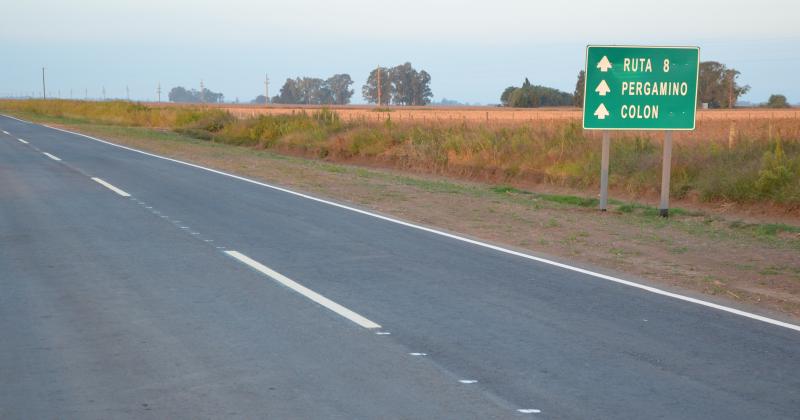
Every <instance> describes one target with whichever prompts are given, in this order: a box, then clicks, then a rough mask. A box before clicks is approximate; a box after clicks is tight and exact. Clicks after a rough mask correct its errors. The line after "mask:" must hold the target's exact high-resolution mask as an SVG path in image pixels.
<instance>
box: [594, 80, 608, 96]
mask: <svg viewBox="0 0 800 420" xmlns="http://www.w3.org/2000/svg"><path fill="white" fill-rule="evenodd" d="M594 91H595V92H597V93H599V94H600V96H606V93H608V92H611V89H610V88H609V87H608V83H606V81H605V80H601V81H600V84H599V85H597V89H595V90H594Z"/></svg>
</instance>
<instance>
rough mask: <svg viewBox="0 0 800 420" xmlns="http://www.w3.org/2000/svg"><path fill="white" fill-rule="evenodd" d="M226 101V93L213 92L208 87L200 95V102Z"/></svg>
mask: <svg viewBox="0 0 800 420" xmlns="http://www.w3.org/2000/svg"><path fill="white" fill-rule="evenodd" d="M224 101H225V95H223V94H222V93H219V92H212V91H210V90H208V89H207V88H203V93H202V94H201V95H200V102H210V103H222V102H224Z"/></svg>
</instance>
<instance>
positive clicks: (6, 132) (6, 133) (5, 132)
mask: <svg viewBox="0 0 800 420" xmlns="http://www.w3.org/2000/svg"><path fill="white" fill-rule="evenodd" d="M3 134H5V135H7V136H10V135H11V134H8V131H6V130H3Z"/></svg>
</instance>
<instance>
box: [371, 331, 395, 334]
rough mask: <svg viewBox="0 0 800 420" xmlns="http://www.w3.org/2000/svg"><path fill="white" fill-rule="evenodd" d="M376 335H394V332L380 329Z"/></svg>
mask: <svg viewBox="0 0 800 420" xmlns="http://www.w3.org/2000/svg"><path fill="white" fill-rule="evenodd" d="M375 335H392V333H390V332H389V331H378V332H376V333H375Z"/></svg>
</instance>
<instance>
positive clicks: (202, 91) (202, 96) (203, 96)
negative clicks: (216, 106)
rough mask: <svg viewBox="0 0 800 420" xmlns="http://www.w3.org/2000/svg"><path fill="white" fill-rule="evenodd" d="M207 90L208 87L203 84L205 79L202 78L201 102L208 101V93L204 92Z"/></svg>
mask: <svg viewBox="0 0 800 420" xmlns="http://www.w3.org/2000/svg"><path fill="white" fill-rule="evenodd" d="M205 90H206V88H205V86H203V79H200V102H205V101H206V93H205V92H204V91H205Z"/></svg>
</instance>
